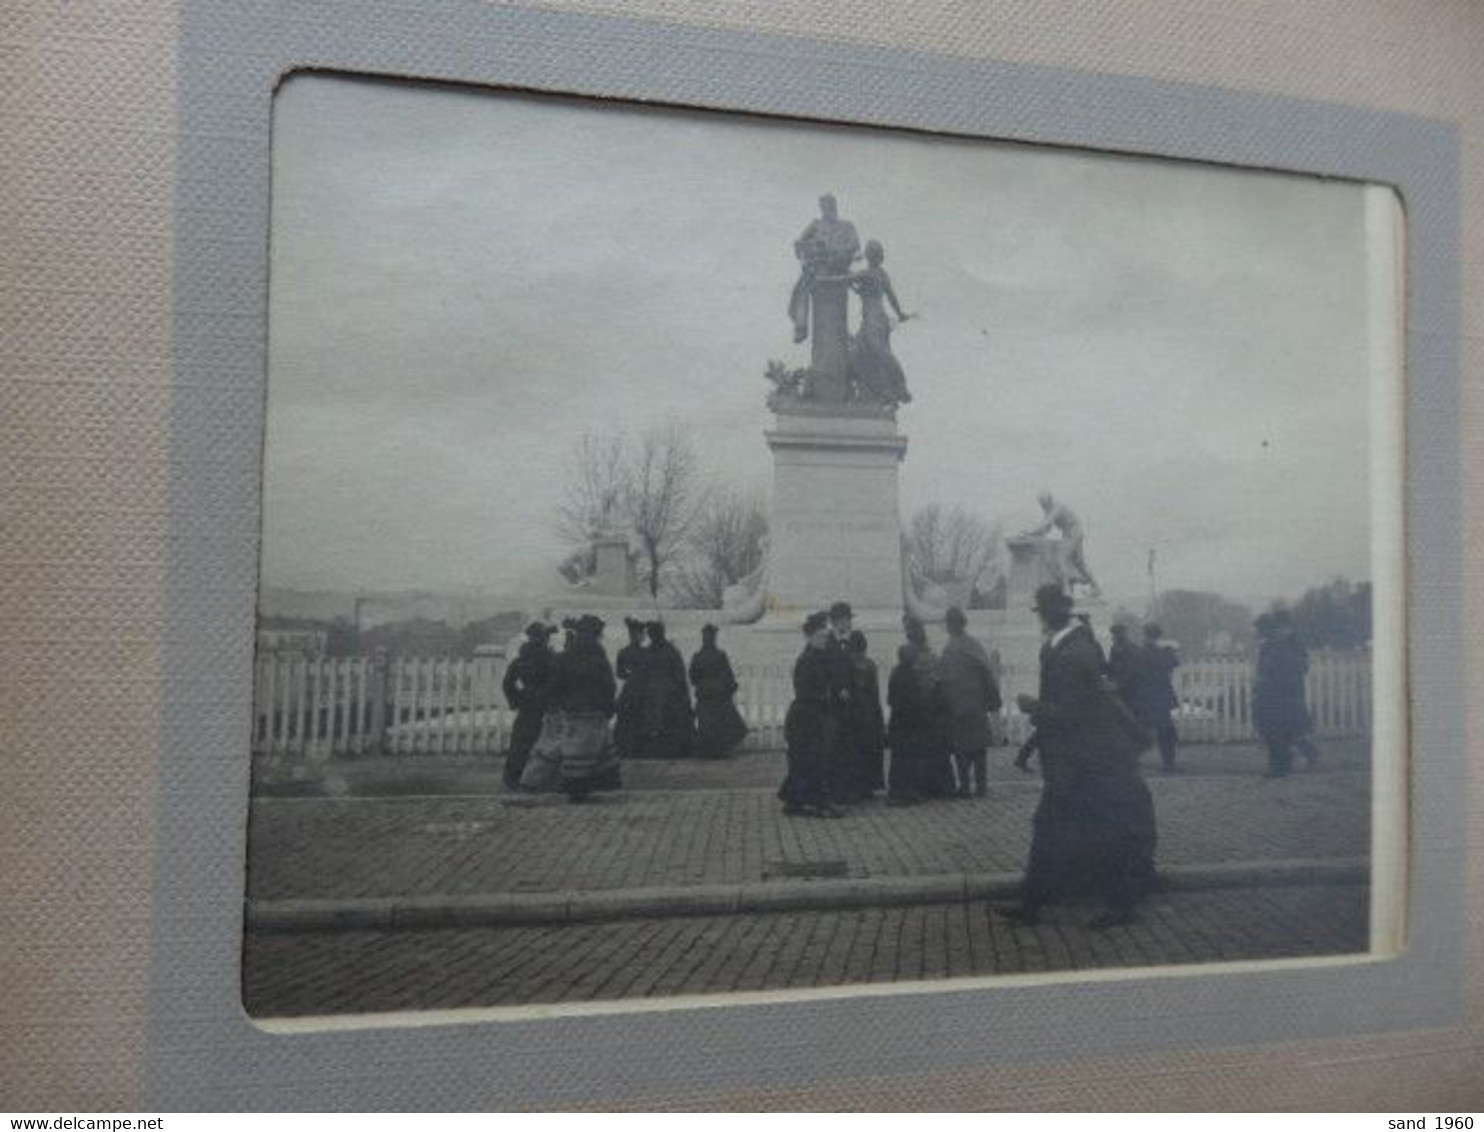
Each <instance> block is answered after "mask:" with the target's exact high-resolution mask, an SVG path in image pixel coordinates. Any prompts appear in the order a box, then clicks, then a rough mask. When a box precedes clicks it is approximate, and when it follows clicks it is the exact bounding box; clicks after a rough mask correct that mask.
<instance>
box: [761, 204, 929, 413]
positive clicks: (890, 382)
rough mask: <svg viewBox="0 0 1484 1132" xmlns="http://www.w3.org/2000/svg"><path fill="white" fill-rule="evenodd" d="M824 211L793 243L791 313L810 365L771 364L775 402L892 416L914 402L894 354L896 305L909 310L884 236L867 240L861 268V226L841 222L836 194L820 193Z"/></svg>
mask: <svg viewBox="0 0 1484 1132" xmlns="http://www.w3.org/2000/svg"><path fill="white" fill-rule="evenodd" d="M819 209H820V216H819V217H818V219H816V220H813V221H811V222H810V224H809V226H808V227H807V228H805V229H804V232H803V234H802V235H800V236H799V238H798V239H797V240H795V241H794V254H795V255H796V256H797V257H798V260H799V265H800V272H799V279H798V282H797V283H795V284H794V289H793V293H792V294H791V295H790V296H789V302H788V314H789V318H790V320H791V321H792V322H793V326H794V341H795V342H803V341H805V340H806V339H808V340H810V342H811V356H810V365H809V367H808V368H807V369H794V370H791V369H789V368H788V367H786V366H785V365H784V364H783V363H782V362H776V361H775V362H773V363H771V364H770V365H769V367H768V373H767V377H768V380H769V381H771V382H772V383H773V385H774V389H773V392H772V393H771V394H770V396H769V398H768V404H769V407H770V408H772V409H773V410H774V411H775V412H777V411H785V412H786V411H807V410H805V409H804V406H805V405H806V404H808V405H810V406H813V407H816V408H823V407H825V406H829V407H831V408H833V409H838V410H839V411H843V412H844V413H845V415H851V416H854V415H868V416H881V415H884V416H891V415H892V414H893V413H894V412H895V410H896V407H897V406H898V405H899V404H903V403H904V402H907V401H910V400H911V399H912V396H911V394H910V393H908V392H907V379H906V376H905V375H904V374H903V372H902V367H901V364H900V363H899V362H898V361H897V359H896V357H895V356H894V355H893V354H892V351H891V328H892V320H891V317H890V315H888V314H887V310H886V304H887V303H890V304H891V307H892V310H894V311H895V312H896V316H897V320H898V321H905V320H906V319H908V318H909V317H911V316H910V315H908V314H906V313H905V312H904V311H903V310H902V307H901V304H900V303H899V302H898V301H897V296H896V292H895V291H894V290H893V289H892V284H891V277H890V276H889V275H887V273H886V269H885V268H883V267H882V262H883V261H884V260H885V258H886V252H885V249H883V248H882V246H881V243H880V241H879V240H869V241H867V243H866V249H865V252H866V264H867V266H866V267H864V268H862V269H860V270H856V269H855V263H856V261H857V260H859V259H860V258H861V245H860V238H859V236H857V234H856V230H855V225H853V224H851V223H850V222H849V221H848V220H842V219H840V216H839V212H838V207H837V205H836V203H835V198H834V197H833V196H832V195H830V194H828V193H826V194H825V195H824V196H822V197H820V198H819ZM852 291H854V292H855V293H856V294H857V295H859V296H860V300H861V322H860V329H859V332H858V333H857V334H855V335H854V336H852V335H851V333H850V325H849V299H850V293H851V292H852Z"/></svg>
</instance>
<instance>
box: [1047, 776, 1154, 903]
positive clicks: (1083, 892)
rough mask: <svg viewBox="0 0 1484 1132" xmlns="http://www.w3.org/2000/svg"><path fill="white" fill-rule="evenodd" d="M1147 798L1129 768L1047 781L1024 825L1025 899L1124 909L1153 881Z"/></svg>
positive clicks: (1151, 817)
mask: <svg viewBox="0 0 1484 1132" xmlns="http://www.w3.org/2000/svg"><path fill="white" fill-rule="evenodd" d="M1157 841H1158V836H1157V833H1156V829H1155V819H1154V800H1153V798H1152V797H1151V796H1150V794H1149V787H1148V786H1147V785H1146V784H1145V782H1144V780H1143V779H1142V778H1140V777H1139V776H1138V775H1137V774H1116V775H1106V776H1097V777H1087V778H1081V777H1079V778H1077V779H1073V780H1070V781H1054V780H1053V781H1048V782H1047V783H1046V784H1045V786H1044V788H1043V789H1042V791H1041V801H1040V804H1039V805H1037V807H1036V815H1035V817H1034V819H1032V823H1031V851H1030V860H1029V862H1028V863H1027V865H1026V871H1025V882H1024V885H1023V887H1022V895H1023V898H1024V900H1025V901H1026V903H1028V904H1045V903H1049V902H1052V901H1055V900H1058V899H1063V898H1067V897H1072V896H1095V897H1098V898H1101V899H1103V900H1105V901H1106V902H1107V903H1108V904H1109V905H1111V906H1114V907H1131V906H1132V905H1133V904H1134V903H1136V902H1137V901H1138V900H1139V899H1140V898H1142V897H1143V896H1145V895H1146V894H1148V892H1149V891H1150V889H1151V888H1152V887H1153V885H1154V850H1155V845H1156V844H1157Z"/></svg>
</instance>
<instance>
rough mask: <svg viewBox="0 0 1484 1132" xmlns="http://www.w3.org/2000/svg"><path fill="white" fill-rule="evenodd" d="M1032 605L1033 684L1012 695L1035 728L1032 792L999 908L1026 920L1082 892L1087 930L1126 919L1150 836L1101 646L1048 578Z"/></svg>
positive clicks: (1150, 813)
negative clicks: (1033, 689)
mask: <svg viewBox="0 0 1484 1132" xmlns="http://www.w3.org/2000/svg"><path fill="white" fill-rule="evenodd" d="M1033 608H1034V609H1035V611H1036V613H1037V614H1038V615H1039V616H1040V618H1041V623H1042V627H1043V629H1044V630H1045V632H1046V634H1047V640H1046V643H1045V644H1044V645H1043V646H1042V648H1041V679H1040V689H1039V694H1038V695H1037V696H1034V697H1033V696H1026V695H1021V696H1019V697H1017V702H1018V704H1019V706H1020V709H1021V710H1022V711H1024V712H1025V713H1026V714H1027V715H1029V716H1030V719H1031V723H1032V725H1033V726H1034V727H1035V729H1036V741H1037V747H1038V750H1039V753H1040V763H1041V775H1042V787H1041V799H1040V802H1039V803H1038V804H1037V807H1036V813H1035V817H1034V819H1033V820H1032V825H1031V846H1030V855H1029V859H1028V861H1027V864H1026V871H1025V878H1024V880H1023V881H1022V883H1021V890H1020V902H1019V904H1017V905H1013V906H1010V907H1007V908H1001V909H1000V912H1001V914H1002V915H1004V916H1005V917H1006V918H1008V919H1010V920H1012V921H1014V922H1017V923H1021V924H1034V923H1036V922H1037V921H1038V919H1039V916H1040V911H1041V909H1042V907H1044V906H1045V905H1047V904H1050V903H1054V902H1057V901H1059V900H1064V899H1066V898H1068V897H1071V896H1076V895H1089V896H1093V897H1095V898H1097V899H1099V900H1101V901H1102V903H1103V911H1102V912H1101V913H1100V914H1099V915H1098V916H1097V917H1096V918H1095V919H1093V920H1092V921H1091V922H1090V923H1089V925H1088V926H1089V927H1093V928H1106V927H1112V926H1115V925H1118V924H1126V923H1128V922H1130V921H1131V920H1132V919H1133V918H1134V915H1135V910H1136V908H1137V906H1138V903H1139V901H1140V900H1142V899H1143V897H1144V896H1145V895H1147V894H1148V892H1149V891H1150V890H1151V889H1152V887H1153V883H1154V850H1155V845H1156V842H1157V834H1156V828H1155V817H1154V802H1153V799H1152V797H1151V796H1150V793H1149V788H1148V786H1146V785H1145V783H1144V780H1143V779H1142V778H1141V777H1140V776H1139V772H1138V744H1137V742H1135V741H1134V740H1133V739H1132V738H1131V737H1130V735H1129V731H1128V728H1127V727H1126V726H1125V725H1124V722H1123V720H1122V719H1121V717H1120V711H1119V706H1118V704H1117V703H1115V702H1114V700H1113V698H1112V694H1111V693H1110V692H1109V690H1108V687H1107V685H1106V684H1105V683H1104V679H1105V677H1104V672H1103V664H1104V660H1103V655H1102V650H1101V649H1100V648H1099V647H1098V644H1097V641H1096V640H1095V639H1094V637H1093V635H1092V632H1091V631H1090V630H1089V629H1088V628H1087V627H1086V626H1085V625H1081V624H1080V623H1078V622H1076V621H1075V620H1073V618H1072V599H1071V598H1070V597H1068V596H1067V594H1066V593H1065V592H1063V590H1062V588H1061V587H1060V586H1058V585H1055V584H1048V585H1044V586H1041V587H1040V588H1039V589H1038V590H1037V591H1036V597H1035V605H1034V607H1033Z"/></svg>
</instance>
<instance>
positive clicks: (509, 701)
mask: <svg viewBox="0 0 1484 1132" xmlns="http://www.w3.org/2000/svg"><path fill="white" fill-rule="evenodd" d="M555 632H556V629H554V628H553V627H552V626H550V625H543V624H542V623H541V622H540V621H532V622H531V623H530V624H529V625H527V626H526V639H525V640H524V641H522V642H521V646H520V649H519V651H517V652H516V654H515V659H514V660H512V661H511V662H510V665H509V667H507V668H506V669H505V677H504V679H503V680H501V681H500V690H501V691H502V692H503V693H504V695H505V704H506V706H507V707H509V708H510V710H511V711H513V712H515V720H514V722H513V723H511V725H510V746H509V748H508V749H507V750H506V752H505V768H504V771H503V773H502V775H501V777H502V779H503V780H504V783H505V789H507V790H519V789H520V778H521V775H522V774H524V773H525V769H526V763H527V761H528V760H529V759H530V757H531V748H533V747H534V746H535V745H536V740H537V739H539V738H540V737H541V722H542V720H543V719H544V718H545V716H546V708H547V705H548V704H549V703H550V702H551V687H552V681H553V680H554V679H555V677H556V660H557V656H556V653H554V652H552V651H551V635H552V634H553V633H555Z"/></svg>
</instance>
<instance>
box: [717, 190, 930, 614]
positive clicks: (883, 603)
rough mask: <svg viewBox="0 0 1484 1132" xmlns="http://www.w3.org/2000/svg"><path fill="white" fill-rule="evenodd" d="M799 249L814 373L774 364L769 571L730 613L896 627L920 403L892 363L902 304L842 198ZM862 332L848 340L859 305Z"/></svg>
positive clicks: (802, 320) (795, 311)
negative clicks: (907, 483)
mask: <svg viewBox="0 0 1484 1132" xmlns="http://www.w3.org/2000/svg"><path fill="white" fill-rule="evenodd" d="M819 207H820V215H819V217H818V218H816V219H815V220H813V221H812V222H810V224H809V225H808V227H806V228H805V229H804V232H803V234H802V235H800V237H799V238H798V239H797V240H796V241H794V254H795V255H796V256H797V258H798V260H799V279H798V282H797V283H796V284H795V285H794V289H793V293H792V295H791V296H790V298H789V303H788V314H789V318H790V320H791V321H792V322H793V328H794V335H793V336H794V341H795V342H800V343H802V342H804V341H805V340H808V341H809V343H810V360H809V365H808V366H807V367H805V368H802V369H789V368H788V367H787V366H785V365H784V363H782V362H780V361H775V362H773V363H771V364H770V365H769V367H768V372H767V377H768V379H769V381H771V382H772V384H773V389H772V391H771V392H770V394H769V396H768V402H767V403H768V408H769V409H771V410H772V411H773V414H774V423H773V427H772V428H770V429H768V430H766V431H765V433H764V436H765V438H766V440H767V443H768V447H769V449H770V450H771V451H772V453H773V506H772V515H771V520H770V543H769V549H768V557H767V563H766V566H765V568H764V569H763V570H762V571H760V572H759V575H758V576H757V577H756V578H753V579H748V580H747V581H748V586H747V588H746V589H745V590H743V589H739V591H738V592H737V593H735V594H733V595H731V601H730V608H732V609H734V610H736V611H738V612H739V613H743V612H744V611H745V613H746V614H751V615H757V616H761V617H763V618H765V619H767V620H778V621H782V622H787V624H788V625H789V626H790V627H793V624H794V622H796V621H797V620H798V618H799V617H800V616H801V615H802V614H804V613H805V612H807V611H810V610H814V609H822V608H825V607H827V606H828V605H829V604H830V603H831V602H833V601H838V600H842V599H843V600H847V601H849V602H850V603H851V605H852V606H853V607H854V608H855V610H856V613H857V620H858V621H859V622H861V623H862V624H869V623H881V624H884V623H886V622H888V621H889V622H891V623H892V624H895V623H896V622H897V621H898V620H899V619H900V616H901V611H902V608H903V602H904V597H903V594H904V591H903V571H902V555H901V517H900V513H899V510H898V491H897V473H898V468H899V465H900V464H901V461H902V458H903V456H904V455H905V453H906V451H907V438H906V437H905V436H903V435H902V434H901V433H900V432H899V431H898V428H897V421H896V410H897V406H898V405H899V404H901V403H903V402H905V401H908V400H910V399H911V397H910V394H908V393H907V387H906V379H905V376H904V375H903V374H902V369H901V366H900V365H899V364H898V363H897V361H896V358H895V357H894V356H893V354H892V352H891V345H890V335H891V325H892V324H891V320H890V318H889V316H888V315H887V313H886V305H887V304H888V303H889V304H890V305H891V307H892V309H893V310H894V311H895V312H896V316H897V319H898V321H901V320H905V319H906V318H908V317H910V316H908V315H907V314H905V313H904V312H903V311H902V309H901V307H900V305H899V304H898V302H897V297H896V294H895V292H894V291H893V290H892V286H891V280H890V277H889V276H887V274H886V271H885V269H884V268H883V267H882V262H883V260H884V259H885V251H884V249H883V248H882V246H881V244H880V243H879V242H877V241H875V240H871V241H868V242H867V244H866V261H867V265H866V266H865V267H864V268H857V267H856V263H857V261H858V260H859V259H860V258H861V245H860V239H859V237H858V236H857V235H856V230H855V226H854V225H853V224H851V223H850V222H849V221H847V220H843V219H841V218H840V216H839V212H838V209H837V206H836V202H835V198H834V197H833V196H830V195H828V194H826V195H825V196H822V197H821V198H820V200H819ZM852 293H854V294H856V295H858V296H860V302H861V321H860V327H859V330H858V332H857V333H856V334H855V335H851V333H850V321H849V305H850V304H849V298H850V295H851V294H852Z"/></svg>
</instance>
